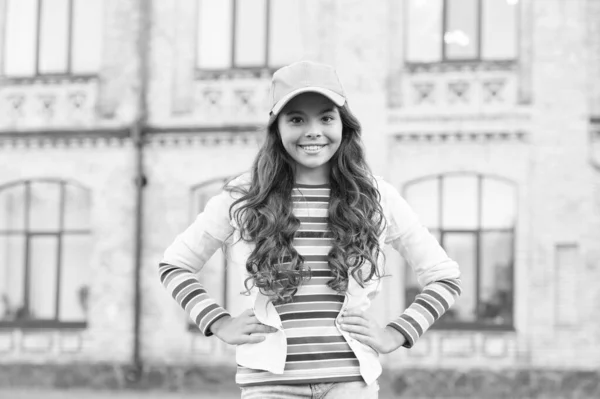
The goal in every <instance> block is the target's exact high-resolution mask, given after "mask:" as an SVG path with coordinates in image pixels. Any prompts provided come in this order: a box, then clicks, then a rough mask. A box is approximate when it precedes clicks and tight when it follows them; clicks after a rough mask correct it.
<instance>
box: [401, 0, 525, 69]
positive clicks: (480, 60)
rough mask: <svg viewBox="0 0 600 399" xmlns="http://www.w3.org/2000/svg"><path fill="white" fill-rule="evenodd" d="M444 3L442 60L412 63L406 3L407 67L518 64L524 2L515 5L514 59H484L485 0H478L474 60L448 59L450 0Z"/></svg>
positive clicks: (441, 32) (405, 56)
mask: <svg viewBox="0 0 600 399" xmlns="http://www.w3.org/2000/svg"><path fill="white" fill-rule="evenodd" d="M441 1H442V23H441V26H440V32H439V33H440V46H441V51H440V53H439V54H440V59H439V60H437V61H410V60H408V45H407V44H408V40H409V35H410V23H406V21H407V18H408V2H404V11H403V14H404V18H403V20H404V22H405V23H404V26H405V28H404V46H403V48H404V55H403V58H404V63H405V64H406V65H407V66H409V67H410V66H418V65H438V64H449V65H452V64H458V65H463V64H475V65H477V64H494V65H495V64H500V65H506V66H511V65H513V64H516V63H517V61H518V59H519V44H520V40H521V38H520V32H521V29H520V21H521V13H522V11H521V4H522V1H518V0H517V1H518V2H517V4H515V5H514V7H515V30H516V32H515V41H516V43H515V56H514V58H482V51H483V48H482V45H483V43H482V39H483V29H484V26H483V2H484V0H476V2H477V12H476V15H477V21H476V26H477V56H476V57H473V58H448V57H447V49H446V46H447V44H446V41H445V36H446V33H447V32H446V30H447V28H448V19H449V7H448V2H449V1H450V0H441Z"/></svg>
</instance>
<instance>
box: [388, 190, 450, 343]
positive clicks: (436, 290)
mask: <svg viewBox="0 0 600 399" xmlns="http://www.w3.org/2000/svg"><path fill="white" fill-rule="evenodd" d="M383 184H386V183H383ZM386 191H387V197H388V198H387V201H388V205H389V206H390V216H389V220H388V226H387V230H388V231H387V233H388V234H387V240H386V243H387V244H390V245H391V246H392V247H393V248H394V249H395V250H396V251H398V252H400V254H401V255H402V256H403V257H404V259H405V260H406V262H407V263H408V264H409V265H410V267H411V268H412V269H413V271H414V272H415V274H416V276H417V281H418V282H419V285H420V286H421V287H422V290H421V293H420V294H419V295H417V297H416V298H415V300H414V301H413V302H412V303H411V304H410V305H409V306H408V308H407V309H406V310H405V311H404V312H403V313H402V314H401V315H400V317H398V318H397V319H395V320H393V321H392V322H390V323H388V327H392V328H394V329H395V330H396V331H398V332H400V333H401V334H402V335H403V336H404V337H405V338H406V342H405V343H404V344H403V345H402V346H404V347H406V348H410V347H412V346H413V345H414V344H415V342H416V341H417V340H418V339H419V338H420V337H421V336H422V335H423V334H424V333H425V331H427V330H428V329H429V327H431V325H432V324H433V323H434V322H435V321H436V320H438V319H439V318H440V317H441V316H442V315H443V314H444V313H445V312H446V311H447V310H448V309H449V308H450V307H451V306H452V305H453V304H454V302H455V301H456V299H457V298H458V297H459V296H460V293H461V283H460V270H459V267H458V264H457V263H456V262H454V261H453V260H452V259H450V258H449V257H448V255H447V254H446V252H445V251H444V249H443V248H442V247H441V246H440V245H439V243H438V242H437V240H436V239H435V237H433V236H432V235H431V233H429V231H428V230H427V228H425V227H424V226H423V225H422V224H421V223H420V222H419V220H418V217H417V215H416V214H415V213H414V211H413V210H412V209H411V208H410V206H409V205H408V204H407V203H406V201H405V200H404V199H403V198H402V197H401V196H400V194H399V193H398V192H397V191H396V189H394V188H393V187H391V186H389V185H388V187H387V188H386Z"/></svg>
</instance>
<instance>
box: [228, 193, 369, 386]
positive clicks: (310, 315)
mask: <svg viewBox="0 0 600 399" xmlns="http://www.w3.org/2000/svg"><path fill="white" fill-rule="evenodd" d="M292 201H293V202H294V204H293V205H294V206H293V212H294V215H295V216H296V217H298V219H299V220H300V228H299V229H298V231H297V233H296V235H295V236H294V240H293V242H292V244H293V246H294V248H295V249H296V250H297V251H298V253H299V254H300V255H301V256H302V257H303V259H304V267H305V268H307V269H310V271H311V278H310V279H309V280H307V281H305V282H303V284H302V285H301V286H300V287H299V288H298V291H297V292H296V294H295V295H294V296H293V297H292V301H291V302H289V303H285V304H279V305H276V306H275V309H276V310H277V313H278V314H279V317H280V319H281V323H282V325H283V329H284V331H285V334H286V338H287V345H288V348H287V350H288V352H287V353H288V356H287V358H286V363H285V368H284V372H283V375H274V374H270V373H265V372H259V373H255V372H254V371H252V372H248V370H246V369H244V368H243V367H242V368H240V369H238V376H237V377H236V381H237V382H238V384H240V385H241V386H245V385H247V384H254V385H260V384H269V385H272V384H282V383H287V384H292V383H299V382H302V383H322V382H327V381H330V382H341V381H362V377H361V376H360V370H359V367H358V360H357V359H356V355H355V354H354V352H353V351H352V349H351V348H350V346H349V345H348V343H347V342H346V340H345V339H344V337H343V336H342V335H341V333H340V331H339V329H338V328H337V326H336V325H335V320H336V318H337V317H338V315H339V313H340V310H341V308H342V304H343V302H344V299H345V296H344V295H343V294H339V293H337V292H336V291H334V290H333V289H331V288H330V287H328V286H327V283H328V282H329V281H330V280H331V279H332V277H333V274H332V272H331V270H330V267H329V262H328V259H329V252H330V251H331V247H332V245H333V239H332V237H333V234H332V233H331V232H330V231H329V229H328V225H327V212H328V207H329V190H328V189H326V188H316V189H315V188H309V187H303V188H302V189H300V190H297V189H295V190H294V193H293V196H292Z"/></svg>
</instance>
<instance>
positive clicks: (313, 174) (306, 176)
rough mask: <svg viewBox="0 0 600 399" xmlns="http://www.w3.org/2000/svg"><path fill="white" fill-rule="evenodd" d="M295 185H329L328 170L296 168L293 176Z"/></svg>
mask: <svg viewBox="0 0 600 399" xmlns="http://www.w3.org/2000/svg"><path fill="white" fill-rule="evenodd" d="M294 178H295V180H296V184H310V185H319V184H328V183H329V168H316V169H308V168H306V169H305V168H296V173H295V176H294Z"/></svg>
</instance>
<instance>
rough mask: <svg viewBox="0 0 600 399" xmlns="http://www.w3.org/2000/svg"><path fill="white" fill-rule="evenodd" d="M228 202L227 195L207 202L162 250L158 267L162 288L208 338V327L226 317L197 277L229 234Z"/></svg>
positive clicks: (226, 314) (218, 196)
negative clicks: (162, 253)
mask: <svg viewBox="0 0 600 399" xmlns="http://www.w3.org/2000/svg"><path fill="white" fill-rule="evenodd" d="M232 202H233V199H232V198H231V195H230V193H229V192H227V191H223V192H222V193H221V194H220V195H217V196H215V197H213V198H211V199H210V200H209V201H208V203H207V205H206V207H205V209H204V211H203V212H202V213H201V214H199V215H198V217H197V218H196V220H195V221H194V223H193V224H192V225H191V226H189V227H188V228H187V229H186V230H185V231H184V232H183V233H181V234H179V235H178V236H177V237H176V238H175V241H174V242H173V243H172V244H171V245H170V246H169V247H168V248H167V249H166V251H165V254H164V256H163V259H162V261H161V262H160V265H159V277H160V281H161V283H162V285H163V286H164V287H165V288H166V290H167V292H169V293H170V294H171V296H172V297H173V298H174V299H175V301H177V303H179V305H180V306H181V307H182V308H183V309H184V310H185V312H186V313H187V314H188V315H189V316H190V318H191V319H192V320H193V321H194V322H195V323H196V325H197V326H198V327H199V328H200V331H202V333H203V334H204V335H206V336H210V335H212V332H211V331H210V327H211V325H212V324H213V323H214V322H215V321H217V320H218V319H220V318H222V317H225V316H228V315H229V313H228V312H227V311H226V310H225V309H224V308H222V307H221V306H220V305H218V304H217V303H216V301H215V300H214V299H213V298H212V297H211V296H210V295H209V293H208V292H207V291H206V289H205V287H204V286H203V285H202V284H201V283H200V281H199V279H198V273H199V272H200V271H201V270H202V267H203V266H204V264H205V263H206V262H207V261H208V260H209V259H210V258H211V256H212V255H213V254H214V253H215V251H217V250H218V249H219V248H222V247H223V245H224V243H225V242H226V240H227V239H228V238H229V237H230V236H231V235H232V233H233V227H232V225H231V223H230V220H229V207H230V205H231V203H232Z"/></svg>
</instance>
